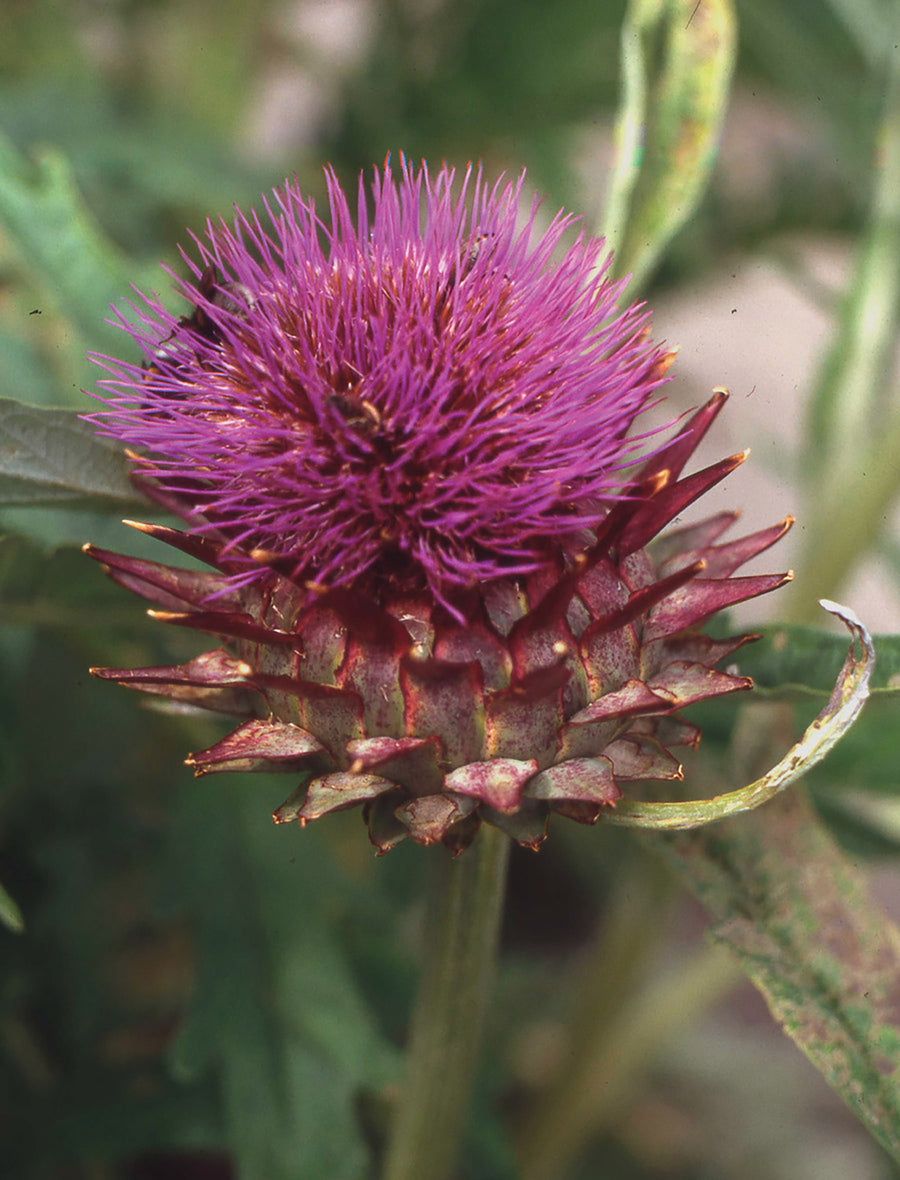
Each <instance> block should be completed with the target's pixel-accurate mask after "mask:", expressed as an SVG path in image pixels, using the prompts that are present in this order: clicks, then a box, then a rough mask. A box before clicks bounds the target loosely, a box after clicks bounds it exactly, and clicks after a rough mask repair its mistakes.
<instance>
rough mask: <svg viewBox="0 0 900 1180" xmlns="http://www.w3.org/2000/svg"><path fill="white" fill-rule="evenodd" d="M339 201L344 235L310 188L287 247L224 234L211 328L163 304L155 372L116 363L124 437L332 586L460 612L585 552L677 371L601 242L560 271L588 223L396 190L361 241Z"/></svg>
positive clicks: (158, 474)
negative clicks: (501, 587)
mask: <svg viewBox="0 0 900 1180" xmlns="http://www.w3.org/2000/svg"><path fill="white" fill-rule="evenodd" d="M327 185H328V202H329V216H328V219H327V222H323V220H322V219H321V218H320V217H319V215H318V213H317V212H316V210H315V208H314V205H313V203H312V202H311V201H310V202H308V201H305V200H304V198H303V197H302V195H301V193H300V192H299V191H298V189H297V188H296V187H295V186H293V185H287V186H286V187H285V188H283V189H282V190H280V191H277V192H276V193H275V194H274V196H273V199H272V200H271V201H270V202H268V203H267V204H266V211H267V214H268V218H269V221H270V223H271V224H270V226H269V227H264V226H263V224H262V222H261V220H260V219H259V218H258V217H257V216H256V215H255V214H253V215H251V216H250V217H245V216H244V215H243V214H241V213H240V212H238V213H236V215H235V219H234V224H233V226H232V227H228V226H226V225H225V224H224V223H220V224H217V225H212V224H210V225H208V227H207V235H206V239H205V240H198V241H197V243H196V245H197V249H198V252H199V261H198V262H193V261H190V260H189V261H188V265H189V266H190V267H191V270H192V273H193V277H194V282H179V283H178V287H179V289H180V290H181V292H182V293H183V294H184V295H185V296H186V297H187V298H188V299H189V300H190V301H191V302H192V303H193V304H194V305H195V308H196V311H195V313H194V315H193V316H191V317H188V318H182V319H177V318H175V317H174V316H172V315H170V314H168V313H167V312H166V311H165V310H164V309H163V308H162V306H161V305H160V304H159V303H158V301H156V300H152V299H151V300H148V301H147V303H146V305H145V306H144V307H143V308H142V309H140V311H139V315H138V322H137V326H136V327H133V328H131V329H130V330H131V331H132V333H133V335H134V337H135V339H136V341H137V343H138V344H139V345H140V347H141V349H142V350H143V352H144V355H145V358H146V359H145V367H144V368H143V369H141V368H140V367H139V366H138V365H135V364H126V363H123V362H119V361H109V360H103V361H102V363H103V364H104V365H106V367H107V368H109V370H110V371H111V374H112V376H111V379H109V380H107V381H104V382H101V386H102V387H103V388H104V389H105V391H106V394H107V396H109V397H110V398H111V406H112V413H111V414H109V415H106V416H104V417H103V418H101V419H100V421H101V428H102V429H104V430H107V431H109V432H110V433H113V434H115V435H116V436H117V437H118V438H120V439H122V440H123V441H125V442H126V443H128V444H130V445H132V446H138V447H140V448H141V449H142V451H144V452H146V454H147V459H146V461H145V464H144V471H145V473H146V474H148V475H150V476H152V477H154V478H155V479H157V480H158V481H159V482H160V483H161V484H162V485H163V486H164V487H166V488H169V489H170V490H180V491H183V492H184V493H185V494H186V495H188V496H189V497H190V498H191V500H192V502H193V505H194V509H195V511H196V512H198V513H200V514H202V515H204V516H206V517H207V518H208V519H210V520H212V521H215V522H216V524H217V525H219V526H220V527H222V528H223V530H224V531H225V532H226V533H227V535H228V538H229V540H230V541H231V542H232V543H233V545H234V546H235V547H236V548H238V549H240V550H242V551H245V552H250V551H257V552H261V551H264V552H266V553H268V554H271V555H272V556H273V558H274V557H278V558H280V559H281V562H282V566H283V568H286V569H288V570H289V572H290V573H291V575H292V576H294V577H296V578H300V579H306V580H313V581H316V582H319V583H321V584H323V585H327V586H335V585H342V586H355V587H357V588H359V587H361V586H365V587H366V588H367V589H369V590H371V591H372V592H373V593H375V595H376V596H377V595H379V594H381V593H382V592H384V591H385V590H387V591H388V592H395V591H396V588H397V586H398V585H400V584H403V585H404V587H405V588H406V589H410V590H419V589H427V590H428V591H429V592H430V594H431V595H432V596H434V597H435V598H438V599H440V600H442V601H444V602H448V600H452V599H453V597H454V595H455V594H456V593H457V592H458V591H459V590H464V589H468V588H471V587H472V586H475V585H477V584H479V583H481V582H483V581H485V580H487V579H492V578H496V577H498V576H510V575H514V574H523V573H529V572H532V571H533V570H535V569H538V568H540V566H542V565H543V564H544V563H545V562H546V561H547V559H548V557H551V556H553V555H554V554H555V553H556V552H558V551H559V548H560V546H569V547H575V548H579V547H583V545H584V539H585V530H586V529H592V528H595V527H596V525H597V523H598V521H599V519H600V518H601V517H602V515H603V513H604V511H605V509H606V507H608V505H609V503H610V499H611V497H614V496H615V494H616V493H617V492H618V491H619V489H620V487H621V484H622V480H623V475H622V468H623V466H624V465H626V464H627V463H629V461H633V459H634V450H635V448H636V446H637V445H638V444H637V443H636V442H634V441H630V440H626V438H625V435H626V432H627V431H628V429H629V427H630V426H631V424H632V422H633V421H634V418H635V416H636V415H637V414H638V413H639V412H640V411H641V410H642V409H643V408H644V407H645V406H646V404H647V402H648V400H649V399H650V398H651V397H652V394H653V390H654V389H655V388H656V387H657V386H658V385H659V384H660V382H661V381H662V380H663V372H664V366H663V365H662V364H661V360H662V354H661V352H660V350H659V349H658V348H657V347H655V346H654V345H652V344H651V343H649V342H648V339H647V333H646V320H647V316H646V314H645V313H644V312H643V311H641V310H640V309H639V308H635V307H632V308H628V309H627V310H624V311H619V310H618V309H617V307H616V299H617V296H618V294H619V290H620V285H619V284H617V283H613V282H610V281H609V280H608V278H607V277H606V275H605V269H606V268H605V267H604V266H603V265H601V262H602V258H601V243H599V242H597V241H592V240H585V239H584V238H578V239H577V240H576V241H575V242H574V243H573V244H571V245H570V246H569V248H568V249H567V250H565V251H564V252H563V253H562V257H561V258H559V259H558V260H554V255H555V252H556V251H557V250H558V249H559V248H560V245H561V239H562V237H563V235H564V233H565V231H566V230H567V229H568V227H569V226H570V224H571V221H572V218H570V217H567V216H564V215H562V214H559V215H557V216H556V217H555V218H554V219H553V220H552V222H551V223H550V226H549V228H548V229H546V230H545V232H544V233H543V234H542V235H540V236H539V237H538V240H537V241H532V239H533V238H534V237H535V217H536V215H537V211H538V203H537V202H533V203H532V205H531V208H530V210H529V211H528V213H527V216H526V217H525V218H524V220H523V223H522V224H519V218H518V214H519V207H520V203H521V190H522V180H521V179H520V180H519V181H518V182H516V183H506V184H503V183H501V182H498V183H497V184H496V185H494V186H493V187H488V186H487V184H486V183H485V181H484V179H483V177H482V176H481V174H480V173H479V172H471V171H470V172H467V173H466V175H465V177H464V178H463V180H462V183H461V184H460V185H458V186H456V188H454V184H453V172H452V171H450V170H447V169H442V170H441V171H440V172H439V173H438V174H437V176H435V177H432V176H430V175H429V173H428V171H427V170H426V169H425V168H423V169H421V170H420V171H418V172H416V171H413V170H412V169H411V168H409V167H408V166H406V165H405V164H404V166H403V168H402V171H401V175H400V177H399V179H396V180H395V178H394V176H393V175H392V173H391V170H390V167H386V168H385V170H384V172H383V173H382V174H377V173H376V175H375V180H374V184H373V196H374V203H373V213H372V215H371V216H370V215H369V212H368V210H367V205H366V193H365V190H364V187H363V181H362V178H360V187H359V194H358V200H357V216H356V222H355V224H354V221H353V219H352V217H351V214H350V210H349V207H348V203H347V199H346V197H345V195H344V193H343V191H342V190H341V188H340V186H339V184H338V182H337V180H336V178H335V177H334V175H333V174H332V173H328V174H327ZM123 322H124V321H123Z"/></svg>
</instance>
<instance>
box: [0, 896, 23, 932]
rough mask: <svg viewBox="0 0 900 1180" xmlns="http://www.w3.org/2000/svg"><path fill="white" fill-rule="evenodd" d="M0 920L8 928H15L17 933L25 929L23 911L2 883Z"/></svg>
mask: <svg viewBox="0 0 900 1180" xmlns="http://www.w3.org/2000/svg"><path fill="white" fill-rule="evenodd" d="M0 922H2V923H3V925H4V926H6V927H7V928H8V929H10V930H15V931H16V933H17V934H21V932H22V931H23V930H24V929H25V919H24V918H23V917H22V911H21V910H20V909H19V907H18V906H17V905H16V903H15V902H14V901H13V899H12V898H11V897H10V895H9V894H8V893H7V891H6V890H5V889H4V888H3V886H2V885H0Z"/></svg>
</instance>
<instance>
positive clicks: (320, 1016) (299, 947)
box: [172, 780, 396, 1180]
mask: <svg viewBox="0 0 900 1180" xmlns="http://www.w3.org/2000/svg"><path fill="white" fill-rule="evenodd" d="M258 791H259V786H258V781H256V782H253V781H250V782H248V781H247V780H243V781H238V782H237V783H235V782H234V781H232V782H231V783H229V785H228V786H227V787H226V788H223V787H222V786H213V787H210V786H209V785H207V784H205V783H204V784H202V785H201V784H198V785H197V786H196V787H195V788H194V792H193V798H192V800H191V803H192V806H191V807H190V808H189V810H190V812H191V814H190V815H189V816H188V823H189V825H190V830H189V831H186V832H185V833H184V834H183V836H182V839H184V840H185V844H184V847H183V851H182V852H181V853H180V854H179V855H178V857H177V859H178V861H179V862H180V864H181V865H182V875H183V878H184V879H183V881H182V882H181V884H182V885H183V886H184V889H183V895H184V896H189V897H191V898H192V899H193V901H194V904H195V905H196V906H197V910H198V913H197V917H198V919H199V932H198V934H199V939H200V944H201V956H202V968H201V979H200V985H199V991H198V994H197V996H196V998H195V1003H194V1006H193V1008H192V1011H191V1013H190V1015H189V1017H188V1019H187V1022H186V1024H185V1026H184V1027H183V1029H182V1032H181V1035H180V1037H179V1039H178V1041H177V1043H176V1045H175V1047H174V1051H173V1056H172V1060H173V1065H174V1066H175V1068H176V1069H177V1070H178V1072H179V1073H181V1074H182V1075H186V1076H196V1075H198V1074H202V1073H206V1072H208V1071H209V1070H210V1069H213V1070H215V1072H216V1073H217V1075H218V1077H219V1084H220V1089H221V1093H222V1096H223V1104H224V1110H223V1116H224V1123H225V1126H226V1128H227V1134H228V1137H229V1146H230V1147H231V1150H232V1152H233V1154H234V1158H235V1161H236V1163H237V1166H238V1170H239V1174H240V1176H241V1178H242V1180H281V1178H284V1180H293V1178H294V1177H297V1176H310V1177H319V1176H328V1177H329V1178H331V1180H362V1177H363V1176H365V1175H366V1174H367V1173H366V1169H367V1166H368V1162H367V1156H368V1152H367V1150H366V1146H365V1143H364V1141H363V1138H362V1134H361V1131H360V1128H359V1126H358V1124H357V1121H356V1112H355V1100H356V1098H357V1096H358V1094H359V1092H360V1090H361V1089H362V1088H364V1087H369V1088H371V1087H378V1086H381V1085H383V1084H384V1083H385V1082H386V1081H387V1080H389V1079H390V1078H391V1077H392V1076H394V1074H395V1069H396V1062H395V1060H394V1054H393V1051H392V1050H391V1048H390V1047H389V1046H388V1045H387V1043H386V1042H385V1041H384V1040H383V1039H382V1038H381V1036H380V1034H379V1033H378V1031H377V1029H376V1027H375V1024H374V1022H373V1020H372V1017H371V1016H370V1014H369V1012H368V1010H367V1008H366V1006H365V1004H364V1003H363V1001H362V998H361V996H360V994H359V993H358V991H357V989H356V985H355V983H354V981H353V977H352V975H351V974H350V972H349V969H348V967H347V964H346V961H345V959H344V957H343V954H342V952H341V949H340V946H339V943H338V942H337V941H336V939H335V933H334V919H335V916H336V913H337V912H339V906H338V905H337V897H338V894H339V892H340V887H339V885H337V881H338V880H339V874H337V873H336V872H335V870H334V868H333V866H329V863H328V860H327V858H326V857H325V856H324V854H323V852H322V849H321V847H320V846H318V845H317V843H316V841H315V840H305V841H304V846H303V848H302V849H300V848H299V847H298V845H297V844H293V845H292V846H289V845H288V843H287V841H285V840H284V839H282V837H283V836H285V835H287V836H288V839H290V838H291V836H292V835H293V833H283V832H279V831H277V830H275V829H274V828H273V827H272V824H271V821H270V819H269V811H270V810H271V808H270V807H267V806H266V804H265V802H264V801H263V800H262V799H260V798H259V796H258ZM247 792H252V793H251V794H247ZM185 856H187V857H188V859H187V861H185V859H184V858H185Z"/></svg>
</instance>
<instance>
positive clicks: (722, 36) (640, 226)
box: [605, 0, 736, 291]
mask: <svg viewBox="0 0 900 1180" xmlns="http://www.w3.org/2000/svg"><path fill="white" fill-rule="evenodd" d="M735 45H736V36H735V18H734V12H733V9H732V5H731V2H730V0H704V2H703V3H702V4H697V3H696V0H631V2H630V3H629V6H628V12H627V15H626V18H625V24H624V26H623V29H622V77H623V82H622V105H621V110H620V115H619V122H618V132H617V133H618V140H619V142H618V152H617V159H616V165H615V168H614V171H613V176H612V183H611V188H610V196H609V204H608V209H607V216H606V225H605V235H606V238H607V241H608V243H609V245H610V246H611V247H612V248H613V249H614V250H615V251H616V257H615V263H614V265H615V269H616V272H617V274H620V275H624V274H628V273H630V274H631V276H632V279H631V282H632V291H635V290H637V289H638V288H639V287H641V286H642V285H643V283H644V282H645V281H646V279H647V276H648V275H649V273H650V272H651V271H652V269H653V268H654V266H655V265H656V263H657V261H658V259H659V257H660V255H661V253H662V251H663V250H664V249H665V247H666V245H667V243H668V242H669V241H670V240H671V238H672V237H673V236H674V234H675V233H676V232H677V231H678V229H680V227H681V226H682V225H683V224H684V223H685V221H687V219H688V218H689V217H690V215H691V214H692V213H693V211H694V209H695V208H696V206H697V203H698V202H699V200H700V197H701V196H702V194H703V192H704V189H705V188H706V184H707V181H708V179H709V176H710V173H711V172H712V167H713V164H714V162H715V155H716V148H717V146H718V141H719V135H720V132H721V129H722V123H723V121H724V118H725V109H726V104H727V99H728V88H729V85H730V82H731V74H732V70H733V68H734V55H735ZM660 55H661V56H662V62H661V65H660V67H659V72H658V74H655V62H656V60H657V58H658V57H659V56H660Z"/></svg>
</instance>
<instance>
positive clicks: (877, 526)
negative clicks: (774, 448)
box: [787, 412, 900, 623]
mask: <svg viewBox="0 0 900 1180" xmlns="http://www.w3.org/2000/svg"><path fill="white" fill-rule="evenodd" d="M898 455H900V413H898V412H895V413H894V417H893V421H892V422H890V423H888V424H887V425H886V426H885V427H884V429H883V431H882V433H881V434H880V435H879V436H878V443H877V445H875V446H872V447H870V448H868V449H867V453H866V452H864V453H862V454H857V455H856V457H855V458H856V470H855V472H854V473H853V475H852V477H851V478H849V479H847V480H846V481H845V482H844V483H843V484H841V485H839V486H838V487H837V488H831V489H829V491H828V492H827V493H826V492H824V491H823V500H822V504H821V506H820V511H819V513H817V514H816V516H815V517H813V519H812V521H811V523H810V527H809V529H808V536H809V543H808V544H807V546H806V549H805V552H804V555H803V561H802V565H801V568H800V571H799V574H798V580H800V581H801V583H802V585H804V586H808V587H809V588H810V592H811V594H815V595H816V596H819V595H821V596H823V597H826V598H833V597H835V596H836V594H837V593H838V591H839V590H840V588H841V585H842V583H843V582H844V579H845V578H846V577H847V575H848V574H849V573H850V572H851V571H852V570H853V568H854V567H855V566H856V564H857V563H858V562H859V561H860V559H861V558H863V557H864V556H865V554H866V553H867V552H868V551H869V550H870V549H871V548H872V546H874V545H875V543H876V542H877V541H878V538H879V534H881V533H882V532H883V531H884V529H885V527H886V526H887V525H888V524H889V523H890V511H891V508H892V506H893V504H894V502H895V500H896V499H897V497H898V495H900V464H898V462H897V456H898ZM817 616H818V611H817V609H816V607H815V604H814V603H813V602H812V601H810V596H809V595H807V596H805V598H804V599H803V600H801V601H797V602H796V603H795V606H794V610H793V611H792V612H790V614H789V617H788V620H787V621H789V622H798V623H809V622H813V623H815V622H817V621H818V620H817Z"/></svg>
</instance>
